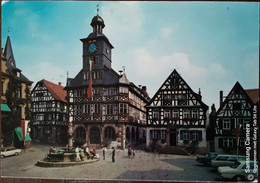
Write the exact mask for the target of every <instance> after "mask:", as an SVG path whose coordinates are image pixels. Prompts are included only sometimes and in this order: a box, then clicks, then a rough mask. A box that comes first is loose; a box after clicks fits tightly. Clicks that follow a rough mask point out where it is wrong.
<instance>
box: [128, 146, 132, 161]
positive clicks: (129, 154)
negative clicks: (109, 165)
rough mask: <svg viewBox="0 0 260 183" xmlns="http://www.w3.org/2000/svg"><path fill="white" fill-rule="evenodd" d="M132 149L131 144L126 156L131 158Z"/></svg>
mask: <svg viewBox="0 0 260 183" xmlns="http://www.w3.org/2000/svg"><path fill="white" fill-rule="evenodd" d="M131 154H132V149H131V146H129V147H128V158H131Z"/></svg>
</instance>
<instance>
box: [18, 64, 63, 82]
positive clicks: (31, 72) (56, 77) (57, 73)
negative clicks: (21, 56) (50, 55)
mask: <svg viewBox="0 0 260 183" xmlns="http://www.w3.org/2000/svg"><path fill="white" fill-rule="evenodd" d="M22 73H23V74H24V75H25V76H26V77H27V78H28V79H29V80H32V78H33V82H34V83H33V84H34V85H35V84H36V83H37V82H38V81H40V80H42V79H46V80H48V81H51V82H53V83H58V82H62V85H63V86H65V85H66V83H65V82H66V72H65V71H64V69H63V68H59V67H56V66H54V65H53V64H51V63H49V62H37V63H36V64H35V65H31V66H30V67H26V68H25V69H24V70H23V71H22Z"/></svg>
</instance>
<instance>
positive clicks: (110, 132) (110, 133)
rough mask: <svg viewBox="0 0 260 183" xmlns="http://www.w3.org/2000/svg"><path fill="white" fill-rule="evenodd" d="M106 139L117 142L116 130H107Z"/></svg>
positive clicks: (108, 128) (109, 128)
mask: <svg viewBox="0 0 260 183" xmlns="http://www.w3.org/2000/svg"><path fill="white" fill-rule="evenodd" d="M105 138H106V139H110V140H116V136H115V130H114V128H113V127H107V128H106V129H105Z"/></svg>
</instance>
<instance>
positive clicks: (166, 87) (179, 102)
mask: <svg viewBox="0 0 260 183" xmlns="http://www.w3.org/2000/svg"><path fill="white" fill-rule="evenodd" d="M146 109H147V111H146V113H147V143H146V145H147V146H150V145H151V143H152V142H154V141H159V142H160V143H161V144H164V145H167V146H179V147H187V146H190V145H192V144H194V145H195V146H196V147H197V150H198V151H202V152H204V151H206V123H207V110H208V106H207V105H205V104H204V103H203V102H202V100H201V94H200V92H199V94H197V93H195V92H193V91H192V89H191V88H190V87H189V85H188V84H187V83H186V82H185V81H184V80H183V78H182V77H181V76H180V75H179V73H178V72H177V71H176V70H174V71H173V72H172V73H171V74H170V76H169V77H168V78H167V79H166V81H165V82H164V83H163V85H162V86H161V87H160V88H159V90H158V91H157V92H156V94H155V95H154V96H153V98H152V99H151V101H150V102H149V103H148V104H147V106H146Z"/></svg>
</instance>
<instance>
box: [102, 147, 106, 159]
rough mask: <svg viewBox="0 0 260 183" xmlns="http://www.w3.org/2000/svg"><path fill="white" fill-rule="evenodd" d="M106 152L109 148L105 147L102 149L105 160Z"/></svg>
mask: <svg viewBox="0 0 260 183" xmlns="http://www.w3.org/2000/svg"><path fill="white" fill-rule="evenodd" d="M106 151H107V148H106V147H105V146H103V148H102V152H103V160H105V159H106Z"/></svg>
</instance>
